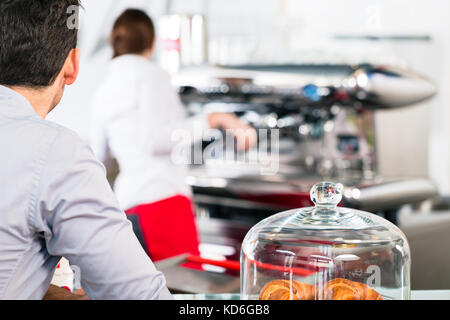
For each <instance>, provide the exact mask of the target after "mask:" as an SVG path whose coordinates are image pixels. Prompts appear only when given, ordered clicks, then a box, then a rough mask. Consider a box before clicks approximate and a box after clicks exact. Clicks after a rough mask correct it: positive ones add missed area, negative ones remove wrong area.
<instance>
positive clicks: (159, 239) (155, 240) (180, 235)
mask: <svg viewBox="0 0 450 320" xmlns="http://www.w3.org/2000/svg"><path fill="white" fill-rule="evenodd" d="M126 213H127V214H133V215H137V216H138V219H139V225H140V228H141V231H142V234H143V237H144V240H145V244H146V246H147V249H148V251H149V252H148V254H149V256H150V257H151V258H152V260H153V261H160V260H164V259H167V258H171V257H175V256H178V255H181V254H185V253H190V254H193V255H197V256H198V255H200V252H199V239H198V232H197V227H196V224H195V217H194V211H193V205H192V202H191V200H190V199H189V198H187V197H184V196H176V197H173V198H169V199H166V200H163V201H159V202H155V203H151V204H146V205H141V206H137V207H135V208H133V209H130V210H127V211H126Z"/></svg>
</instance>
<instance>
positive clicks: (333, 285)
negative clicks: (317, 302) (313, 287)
mask: <svg viewBox="0 0 450 320" xmlns="http://www.w3.org/2000/svg"><path fill="white" fill-rule="evenodd" d="M323 299H324V300H383V298H382V296H381V295H380V294H379V293H378V292H376V291H375V290H373V289H371V288H370V287H368V286H366V285H365V284H363V283H359V282H354V281H350V280H347V279H334V280H331V281H329V282H328V283H327V284H326V286H325V289H324V292H323Z"/></svg>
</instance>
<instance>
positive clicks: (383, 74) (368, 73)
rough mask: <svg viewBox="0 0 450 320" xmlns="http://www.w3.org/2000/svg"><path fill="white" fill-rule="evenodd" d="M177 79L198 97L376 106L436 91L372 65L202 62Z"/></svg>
mask: <svg viewBox="0 0 450 320" xmlns="http://www.w3.org/2000/svg"><path fill="white" fill-rule="evenodd" d="M174 83H175V84H176V85H177V86H178V87H180V88H181V90H182V91H183V90H188V89H190V91H191V92H190V94H191V95H194V96H197V99H199V98H206V99H211V98H212V99H213V100H218V99H219V100H220V99H221V98H222V99H223V100H225V101H227V100H229V98H230V96H234V98H235V99H234V102H236V101H239V100H241V101H246V102H248V101H249V99H264V98H266V99H267V98H269V99H272V101H273V100H274V99H275V98H278V99H284V100H286V99H295V100H298V102H302V103H313V104H315V105H316V106H317V105H319V104H340V105H344V106H363V107H365V108H373V109H386V108H390V109H392V108H398V107H403V106H409V105H411V104H414V103H417V102H421V101H423V100H426V99H429V98H431V97H433V96H434V95H435V94H436V92H437V89H436V86H435V85H434V84H433V83H432V82H431V81H430V80H429V79H427V78H425V77H423V76H421V75H419V74H416V73H414V72H412V71H410V70H403V69H399V68H395V67H391V66H389V67H388V66H373V65H359V66H295V65H293V66H243V67H240V68H239V67H236V68H233V69H229V68H228V69H227V68H220V67H215V68H213V67H203V68H197V69H196V68H192V69H187V70H184V71H182V72H181V73H179V74H178V75H177V76H176V77H175V79H174Z"/></svg>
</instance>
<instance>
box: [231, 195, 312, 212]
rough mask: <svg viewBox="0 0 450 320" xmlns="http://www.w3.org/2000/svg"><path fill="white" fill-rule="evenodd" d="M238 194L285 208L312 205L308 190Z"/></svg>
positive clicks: (250, 199) (247, 198)
mask: <svg viewBox="0 0 450 320" xmlns="http://www.w3.org/2000/svg"><path fill="white" fill-rule="evenodd" d="M239 196H240V197H242V198H243V199H246V200H249V201H253V202H258V203H264V204H268V205H273V206H278V207H283V208H286V209H297V208H304V207H311V206H313V205H314V204H313V203H312V201H311V196H310V194H309V192H305V193H273V194H270V193H267V194H263V195H252V194H239Z"/></svg>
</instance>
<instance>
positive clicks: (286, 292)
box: [259, 280, 317, 300]
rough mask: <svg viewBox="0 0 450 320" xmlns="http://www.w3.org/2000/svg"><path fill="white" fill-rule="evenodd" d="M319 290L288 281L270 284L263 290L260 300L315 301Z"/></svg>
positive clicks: (276, 281) (277, 281) (301, 283)
mask: <svg viewBox="0 0 450 320" xmlns="http://www.w3.org/2000/svg"><path fill="white" fill-rule="evenodd" d="M316 295H317V290H316V288H315V287H314V286H312V285H309V284H306V283H303V282H298V281H295V280H293V281H288V280H275V281H272V282H269V283H268V284H266V285H265V286H264V288H263V289H262V290H261V294H260V296H259V300H314V299H315V297H316Z"/></svg>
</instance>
